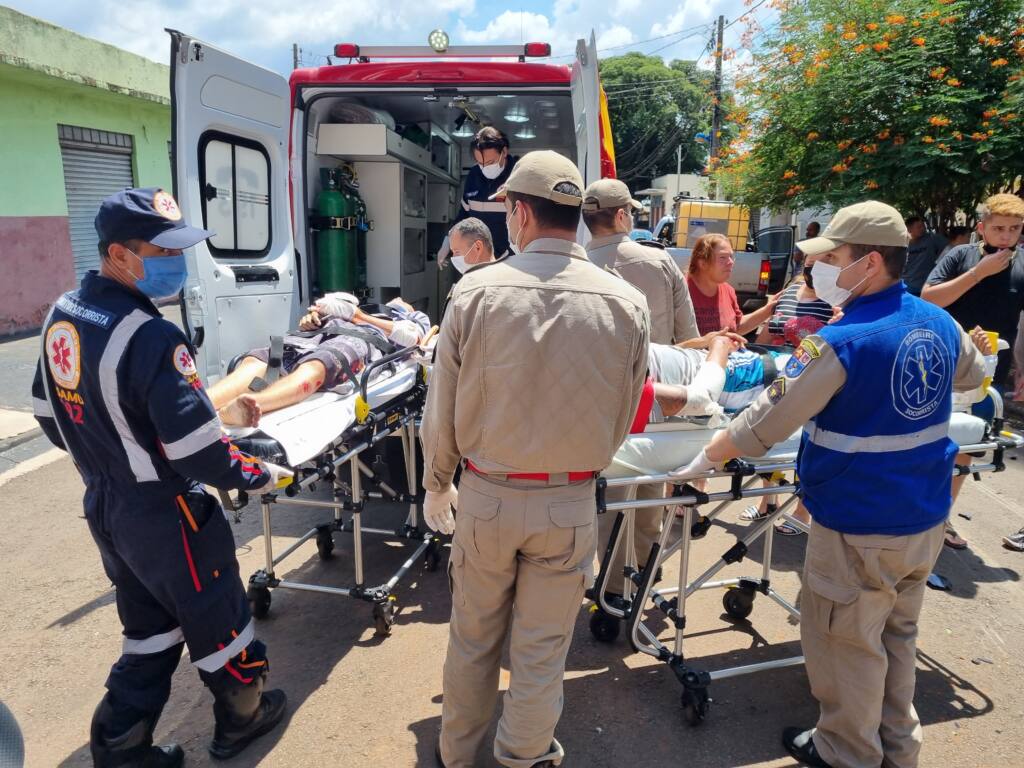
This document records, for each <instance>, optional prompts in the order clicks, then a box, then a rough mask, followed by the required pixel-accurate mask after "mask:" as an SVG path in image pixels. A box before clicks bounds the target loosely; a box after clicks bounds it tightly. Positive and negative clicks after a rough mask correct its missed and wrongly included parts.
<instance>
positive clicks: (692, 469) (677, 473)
mask: <svg viewBox="0 0 1024 768" xmlns="http://www.w3.org/2000/svg"><path fill="white" fill-rule="evenodd" d="M717 468H718V464H717V463H716V462H714V461H711V459H709V458H708V455H707V453H705V451H704V449H703V448H702V449H701V451H700V453H698V454H697V458H695V459H694V460H693V461H691V462H690V463H689V464H687V465H686V466H685V467H679V468H678V469H673V470H672V471H671V472H669V473H668V476H669V477H671V478H673V479H674V480H689V479H690V478H691V477H697V476H698V475H703V474H704V473H705V472H708V471H709V470H712V469H717Z"/></svg>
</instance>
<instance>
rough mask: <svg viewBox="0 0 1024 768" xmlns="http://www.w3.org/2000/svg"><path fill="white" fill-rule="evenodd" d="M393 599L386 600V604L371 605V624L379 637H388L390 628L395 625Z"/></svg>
mask: <svg viewBox="0 0 1024 768" xmlns="http://www.w3.org/2000/svg"><path fill="white" fill-rule="evenodd" d="M395 613H396V609H395V599H394V598H393V597H391V598H388V601H387V602H386V603H374V604H373V623H374V626H375V627H376V630H377V635H378V636H380V637H389V636H390V635H391V627H393V626H394V624H395Z"/></svg>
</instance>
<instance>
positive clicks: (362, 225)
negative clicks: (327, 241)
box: [355, 191, 370, 288]
mask: <svg viewBox="0 0 1024 768" xmlns="http://www.w3.org/2000/svg"><path fill="white" fill-rule="evenodd" d="M355 195H356V287H358V288H365V287H366V285H367V282H366V281H367V275H366V233H367V231H368V230H369V229H370V222H369V221H367V219H366V202H365V201H364V200H363V198H362V197H360V196H359V193H358V191H357V192H355Z"/></svg>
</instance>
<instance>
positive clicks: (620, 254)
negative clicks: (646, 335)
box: [587, 233, 700, 344]
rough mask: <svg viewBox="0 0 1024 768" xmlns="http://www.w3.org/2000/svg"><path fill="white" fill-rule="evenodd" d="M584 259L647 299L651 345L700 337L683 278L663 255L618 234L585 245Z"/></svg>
mask: <svg viewBox="0 0 1024 768" xmlns="http://www.w3.org/2000/svg"><path fill="white" fill-rule="evenodd" d="M587 257H588V258H589V259H590V260H591V261H592V262H594V264H596V265H597V266H598V267H601V268H602V269H604V268H605V267H608V268H611V269H614V270H615V271H616V272H617V273H618V274H619V275H620V276H621V277H622V279H623V280H625V281H626V282H628V283H630V284H631V285H635V286H636V287H637V288H638V289H639V290H640V292H641V293H643V294H644V296H646V297H647V307H648V309H649V310H650V312H651V343H652V344H679V343H681V342H684V341H689V340H690V339H695V338H697V337H698V336H700V332H699V331H698V330H697V319H696V318H695V317H694V314H693V301H692V300H691V299H690V292H689V290H687V287H686V278H685V277H683V273H682V272H680V271H679V266H678V265H677V264H676V263H675V261H673V260H672V257H671V256H669V255H668V254H667V253H666V252H665V251H663V250H661V249H660V248H653V247H649V246H646V245H640V244H639V243H635V242H633V241H632V240H630V239H629V235H624V234H621V233H620V234H615V235H606V236H602V237H595V238H594V239H593V240H591V241H590V242H589V243H588V244H587Z"/></svg>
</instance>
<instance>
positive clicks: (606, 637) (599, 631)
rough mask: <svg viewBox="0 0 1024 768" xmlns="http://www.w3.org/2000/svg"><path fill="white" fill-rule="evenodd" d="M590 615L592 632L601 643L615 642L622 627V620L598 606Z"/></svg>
mask: <svg viewBox="0 0 1024 768" xmlns="http://www.w3.org/2000/svg"><path fill="white" fill-rule="evenodd" d="M594 608H595V609H596V610H594V612H593V613H592V614H591V615H590V634H592V635H593V636H594V639H595V640H597V641H598V642H599V643H614V642H615V639H616V638H617V637H618V636H619V631H620V630H621V629H622V622H621V621H619V620H618V619H617V618H615V617H614V616H612V615H610V614H607V613H605V612H604V611H602V610H601V609H600V608H599V607H598V606H596V605H595V606H594Z"/></svg>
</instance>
